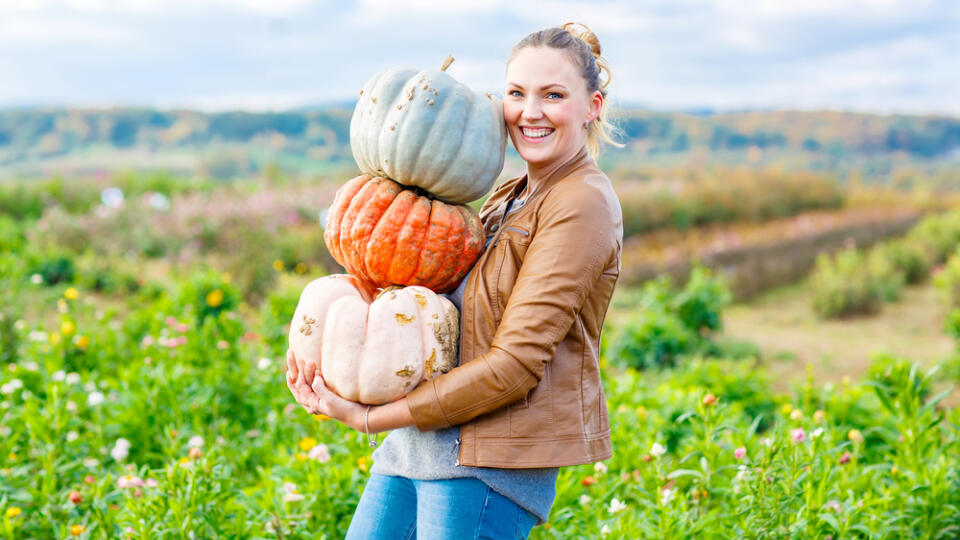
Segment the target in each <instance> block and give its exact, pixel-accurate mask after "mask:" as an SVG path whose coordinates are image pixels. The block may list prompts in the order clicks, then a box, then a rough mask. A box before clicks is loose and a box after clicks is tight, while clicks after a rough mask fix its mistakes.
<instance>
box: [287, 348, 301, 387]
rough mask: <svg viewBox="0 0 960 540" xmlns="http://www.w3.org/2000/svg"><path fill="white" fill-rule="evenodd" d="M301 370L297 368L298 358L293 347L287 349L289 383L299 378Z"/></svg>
mask: <svg viewBox="0 0 960 540" xmlns="http://www.w3.org/2000/svg"><path fill="white" fill-rule="evenodd" d="M299 372H300V370H299V369H297V359H296V357H294V355H293V349H287V384H292V383H293V382H294V381H296V380H297V375H298V374H299Z"/></svg>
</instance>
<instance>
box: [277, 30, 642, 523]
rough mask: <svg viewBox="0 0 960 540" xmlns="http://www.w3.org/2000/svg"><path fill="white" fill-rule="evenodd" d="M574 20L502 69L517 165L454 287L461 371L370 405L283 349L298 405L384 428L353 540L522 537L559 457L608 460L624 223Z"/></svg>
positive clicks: (521, 50)
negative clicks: (603, 375) (607, 337)
mask: <svg viewBox="0 0 960 540" xmlns="http://www.w3.org/2000/svg"><path fill="white" fill-rule="evenodd" d="M576 26H577V25H574V24H573V23H568V24H566V25H564V26H563V27H562V28H550V29H547V30H542V31H539V32H534V33H532V34H530V35H529V36H527V37H526V38H524V39H523V40H522V41H520V43H518V44H517V46H516V47H514V49H513V53H512V55H511V58H510V61H509V62H508V64H507V86H506V92H505V95H504V101H503V115H504V120H505V121H506V125H507V128H508V132H509V133H510V138H511V140H512V141H513V145H514V146H515V147H516V149H517V151H518V152H519V154H520V156H521V157H522V158H523V159H524V160H525V161H526V163H527V174H525V175H523V176H521V177H519V178H514V179H511V180H508V181H506V182H504V183H502V184H501V185H500V186H498V187H497V188H496V190H495V191H494V193H493V195H491V197H490V198H489V199H488V200H487V202H486V204H485V205H484V207H483V209H482V210H481V212H480V218H481V222H482V224H483V227H484V232H485V234H486V238H487V248H486V250H485V252H484V253H483V255H482V256H481V257H480V259H479V260H478V261H477V263H476V265H475V266H474V268H473V270H472V271H471V273H470V274H469V275H468V276H467V277H466V278H465V279H464V280H463V282H461V284H460V287H459V288H458V289H457V291H456V292H455V293H453V294H452V295H451V299H452V300H453V301H454V303H460V304H462V305H458V307H459V308H460V309H461V335H460V340H461V341H460V365H459V366H458V367H456V368H454V369H453V370H451V371H450V372H449V373H446V374H444V375H442V376H440V377H438V378H436V379H434V380H432V381H428V382H425V383H423V384H421V385H420V386H419V387H417V388H416V389H415V390H414V391H413V392H411V393H410V394H408V395H407V396H406V397H404V398H402V399H400V400H398V401H395V402H393V403H388V404H385V405H381V406H377V407H368V406H365V405H361V404H358V403H353V402H349V401H346V400H343V399H342V398H340V397H338V396H337V395H336V394H334V393H333V392H331V391H330V390H328V389H327V388H326V386H325V384H324V383H323V380H322V377H320V376H319V374H318V373H316V366H313V365H309V366H303V365H300V364H298V362H297V360H296V359H295V358H294V357H293V355H292V353H290V352H288V354H287V365H288V370H289V371H288V374H287V382H288V385H289V386H290V389H291V391H292V392H293V393H294V395H295V396H296V398H297V401H298V402H299V403H300V404H301V405H303V406H304V407H305V408H306V409H307V411H309V412H310V413H313V414H319V413H322V414H326V415H328V416H331V417H333V418H335V419H337V420H339V421H341V422H344V423H346V424H347V425H349V426H351V427H353V428H354V429H357V430H360V431H365V432H367V433H368V434H374V433H378V432H381V431H387V430H392V432H391V434H390V436H389V437H387V439H386V440H385V441H384V444H383V446H382V447H381V448H379V449H378V450H377V451H376V452H374V454H373V460H374V466H373V468H372V469H371V476H370V480H369V482H368V484H367V486H366V488H365V489H364V492H363V496H362V497H361V500H360V503H359V505H358V506H357V510H356V513H355V514H354V517H353V521H352V522H351V525H350V530H349V533H348V535H347V537H348V538H413V537H419V538H460V537H463V536H465V535H467V534H469V536H470V537H481V538H525V537H526V536H527V534H529V532H530V529H531V528H532V526H533V525H534V524H536V523H544V522H545V521H546V520H547V517H548V516H549V512H550V506H551V505H552V504H553V499H554V496H555V484H556V478H557V471H558V467H562V466H568V465H578V464H583V463H591V462H595V461H600V460H603V459H607V458H609V457H610V456H611V448H610V435H609V424H608V419H607V408H606V402H605V400H604V395H603V389H602V387H601V384H600V372H599V366H598V355H599V350H600V329H601V327H602V325H603V318H604V316H605V314H606V310H607V306H608V304H609V302H610V297H611V295H612V293H613V288H614V284H615V283H616V280H617V277H618V275H619V271H620V248H621V243H622V237H623V229H622V217H621V213H620V205H619V202H618V200H617V197H616V195H615V193H614V191H613V188H612V186H611V184H610V181H609V179H608V178H607V177H606V176H605V175H604V174H603V172H601V171H600V170H599V169H598V168H597V165H596V163H595V162H594V157H595V156H596V153H597V148H598V142H599V140H600V139H603V140H606V141H608V142H613V141H611V140H610V137H609V135H608V129H609V125H608V124H607V122H606V120H605V108H604V101H605V95H606V92H605V91H604V88H605V86H606V83H607V82H609V70H608V69H607V67H606V63H605V61H604V60H603V58H602V57H601V56H600V52H601V50H600V44H599V42H598V41H597V38H596V36H595V35H594V34H593V33H592V32H590V30H589V29H587V28H586V27H583V30H582V31H578V29H577V28H576ZM602 72H606V74H605V75H606V76H601V73H602ZM374 440H375V439H374Z"/></svg>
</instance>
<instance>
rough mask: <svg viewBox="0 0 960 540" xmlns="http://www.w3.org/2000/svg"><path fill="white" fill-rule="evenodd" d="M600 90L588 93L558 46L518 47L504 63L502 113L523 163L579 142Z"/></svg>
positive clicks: (566, 151) (540, 161)
mask: <svg viewBox="0 0 960 540" xmlns="http://www.w3.org/2000/svg"><path fill="white" fill-rule="evenodd" d="M602 103H603V97H602V96H601V95H600V92H599V91H597V92H594V93H593V95H587V85H586V81H584V80H583V77H581V76H580V73H579V72H578V69H577V66H576V65H574V63H573V62H572V61H571V60H570V58H569V57H568V56H567V53H565V52H564V51H562V50H559V49H552V48H548V47H527V48H524V49H521V50H520V52H519V53H517V55H516V56H515V57H514V58H513V60H512V61H511V62H510V64H509V65H507V88H506V91H505V92H504V98H503V117H504V120H506V123H507V131H508V132H509V133H510V140H512V141H513V146H514V147H515V148H516V149H517V152H519V153H520V157H522V158H523V159H524V160H525V161H526V162H527V163H529V164H531V165H541V166H542V165H548V164H550V163H551V162H554V161H556V160H565V159H568V158H569V157H571V156H573V155H574V154H576V153H577V152H579V151H580V149H581V148H583V146H584V144H585V143H586V140H587V130H586V129H584V127H583V126H584V123H585V122H589V121H591V120H593V119H595V118H596V117H597V116H598V115H599V113H600V105H601V104H602Z"/></svg>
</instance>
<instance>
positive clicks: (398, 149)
mask: <svg viewBox="0 0 960 540" xmlns="http://www.w3.org/2000/svg"><path fill="white" fill-rule="evenodd" d="M452 61H453V58H450V57H448V58H447V61H446V62H444V65H443V67H442V68H441V69H440V70H424V71H417V70H414V69H409V68H400V67H395V68H390V69H387V70H385V71H382V72H380V73H378V74H376V75H374V76H373V78H371V79H370V80H369V81H367V84H365V85H364V87H363V90H362V91H361V92H360V99H359V101H358V102H357V107H356V109H354V111H353V118H352V119H351V120H350V147H351V149H352V150H353V157H354V159H356V161H357V165H358V166H359V167H360V170H361V171H363V172H364V173H367V174H370V175H374V176H385V177H387V178H390V179H392V180H395V181H397V182H399V183H401V184H404V185H407V186H416V187H419V188H422V189H424V190H426V191H428V192H430V193H431V194H433V195H434V196H436V197H437V198H439V199H442V200H444V201H447V202H450V203H455V204H464V203H468V202H470V201H473V200H476V199H479V198H480V197H482V196H483V195H484V194H486V193H487V192H488V191H490V188H491V187H493V183H494V181H495V180H496V179H497V176H498V175H499V174H500V171H501V170H502V169H503V155H504V150H505V148H506V144H507V131H506V126H505V125H504V122H503V103H501V102H500V100H499V99H497V98H496V97H494V96H492V95H490V94H485V93H482V92H474V91H473V90H471V89H470V88H469V87H467V86H466V85H464V84H462V83H459V82H457V81H456V80H455V79H454V78H453V77H451V76H450V75H448V74H446V73H445V72H444V70H445V69H446V68H447V66H449V65H450V62H452Z"/></svg>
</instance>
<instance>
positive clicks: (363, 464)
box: [357, 456, 370, 472]
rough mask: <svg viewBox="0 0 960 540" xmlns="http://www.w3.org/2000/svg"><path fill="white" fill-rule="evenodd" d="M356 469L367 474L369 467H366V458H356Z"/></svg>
mask: <svg viewBox="0 0 960 540" xmlns="http://www.w3.org/2000/svg"><path fill="white" fill-rule="evenodd" d="M357 468H358V469H360V470H361V471H363V472H367V470H368V469H369V468H370V466H369V465H367V456H360V457H358V458H357Z"/></svg>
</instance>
